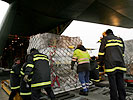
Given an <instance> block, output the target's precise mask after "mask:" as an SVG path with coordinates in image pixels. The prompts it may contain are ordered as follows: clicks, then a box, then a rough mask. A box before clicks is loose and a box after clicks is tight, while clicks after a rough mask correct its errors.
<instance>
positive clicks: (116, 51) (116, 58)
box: [105, 35, 124, 66]
mask: <svg viewBox="0 0 133 100" xmlns="http://www.w3.org/2000/svg"><path fill="white" fill-rule="evenodd" d="M105 39H106V42H107V43H106V51H105V52H107V53H106V54H105V58H106V59H105V60H108V61H110V62H112V63H111V65H112V66H121V65H123V64H124V59H123V51H122V48H123V46H124V45H123V41H122V39H121V38H118V37H116V36H114V35H108V36H106V37H105ZM112 45H113V46H112ZM114 45H115V46H114Z"/></svg>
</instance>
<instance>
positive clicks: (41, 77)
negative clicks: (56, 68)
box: [24, 48, 55, 100]
mask: <svg viewBox="0 0 133 100" xmlns="http://www.w3.org/2000/svg"><path fill="white" fill-rule="evenodd" d="M32 72H33V74H32ZM31 74H32V81H31V92H32V94H31V100H39V98H40V96H41V95H40V94H41V89H42V88H44V89H45V91H46V92H47V94H48V96H49V97H50V98H51V100H55V96H54V93H53V90H52V89H51V79H50V66H49V59H48V57H47V56H46V55H44V54H42V53H39V51H38V50H37V49H34V48H33V49H31V50H30V55H29V56H28V59H27V65H26V69H25V77H24V80H25V81H26V82H28V80H29V75H31Z"/></svg>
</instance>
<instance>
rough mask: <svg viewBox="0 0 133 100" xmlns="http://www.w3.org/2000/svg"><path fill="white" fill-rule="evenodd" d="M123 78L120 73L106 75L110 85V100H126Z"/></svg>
mask: <svg viewBox="0 0 133 100" xmlns="http://www.w3.org/2000/svg"><path fill="white" fill-rule="evenodd" d="M123 77H124V74H123V73H122V72H116V73H112V74H108V79H109V84H110V100H126V99H125V98H126V92H125V87H124V79H123Z"/></svg>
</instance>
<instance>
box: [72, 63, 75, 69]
mask: <svg viewBox="0 0 133 100" xmlns="http://www.w3.org/2000/svg"><path fill="white" fill-rule="evenodd" d="M74 64H75V62H74V61H72V62H71V70H73V69H74Z"/></svg>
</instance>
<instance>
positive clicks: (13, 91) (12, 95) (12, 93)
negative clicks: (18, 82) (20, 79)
mask: <svg viewBox="0 0 133 100" xmlns="http://www.w3.org/2000/svg"><path fill="white" fill-rule="evenodd" d="M17 93H19V89H12V90H11V93H10V96H9V100H13V98H14V97H15V96H16V94H17Z"/></svg>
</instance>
